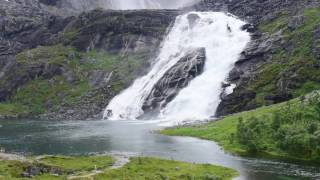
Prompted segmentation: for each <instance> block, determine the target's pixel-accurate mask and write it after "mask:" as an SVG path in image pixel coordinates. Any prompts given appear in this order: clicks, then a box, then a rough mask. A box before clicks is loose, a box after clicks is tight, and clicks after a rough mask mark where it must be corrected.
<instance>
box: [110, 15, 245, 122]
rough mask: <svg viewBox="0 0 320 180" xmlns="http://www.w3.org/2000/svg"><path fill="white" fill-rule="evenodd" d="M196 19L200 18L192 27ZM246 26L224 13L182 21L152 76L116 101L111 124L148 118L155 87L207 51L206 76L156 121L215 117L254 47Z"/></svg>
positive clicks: (169, 37) (177, 23) (171, 34)
mask: <svg viewBox="0 0 320 180" xmlns="http://www.w3.org/2000/svg"><path fill="white" fill-rule="evenodd" d="M190 16H193V17H194V16H198V18H196V19H197V20H196V21H195V22H192V21H191V20H190ZM244 24H245V23H244V22H243V21H241V20H239V19H237V18H235V17H234V16H232V15H226V14H224V13H220V12H189V13H187V14H184V15H180V16H178V17H177V18H176V21H175V23H174V25H173V27H172V29H171V30H170V32H169V34H168V35H167V37H166V39H165V40H164V42H163V45H162V47H161V49H160V53H159V55H158V57H157V58H155V60H154V65H153V67H152V69H151V71H150V72H149V73H148V74H147V75H145V76H143V77H141V78H139V79H137V80H136V81H135V82H134V83H133V84H132V86H131V87H129V88H128V89H126V90H124V91H123V92H122V93H121V94H119V95H118V96H116V97H115V98H114V99H113V100H112V101H111V102H110V103H109V105H108V107H107V108H106V112H105V117H107V115H108V114H109V113H110V112H112V116H110V117H108V119H110V120H122V119H123V120H133V119H136V118H138V117H139V116H140V115H142V114H143V113H144V112H143V110H142V105H143V103H144V101H145V100H146V98H147V97H148V95H149V94H150V91H151V90H152V88H153V86H154V85H155V84H156V83H157V82H158V81H159V80H160V79H161V77H162V76H163V75H164V74H165V73H166V72H167V71H168V70H169V69H170V68H171V67H173V66H174V65H175V64H176V63H177V62H178V61H179V60H180V59H181V58H182V57H183V56H185V55H186V54H187V53H188V51H190V49H194V48H201V47H204V48H205V50H206V62H205V68H204V72H203V73H202V74H201V75H199V76H198V77H196V78H195V79H193V80H192V81H191V82H190V83H189V85H188V86H187V87H186V88H184V89H182V90H181V91H180V92H179V94H178V95H177V96H176V97H175V98H174V100H173V101H171V102H170V103H169V104H168V105H167V106H166V107H165V108H164V109H162V111H161V114H160V116H159V117H155V119H160V120H164V121H169V122H171V123H179V122H181V121H185V120H204V119H207V118H209V117H211V116H212V115H214V114H215V110H216V108H217V106H218V104H219V103H220V94H221V92H222V87H221V85H222V82H224V81H225V79H226V78H227V76H228V73H229V72H230V71H231V69H232V68H233V66H234V63H235V62H236V61H237V59H238V57H239V55H240V53H241V52H242V51H243V50H244V48H245V47H246V44H247V43H248V42H249V41H250V34H249V33H248V32H246V31H242V30H241V27H242V26H243V25H244ZM109 115H110V114H109Z"/></svg>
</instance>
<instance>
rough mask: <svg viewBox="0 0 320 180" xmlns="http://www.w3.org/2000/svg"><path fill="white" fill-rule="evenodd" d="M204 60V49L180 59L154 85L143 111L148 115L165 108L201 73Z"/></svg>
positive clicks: (196, 50)
mask: <svg viewBox="0 0 320 180" xmlns="http://www.w3.org/2000/svg"><path fill="white" fill-rule="evenodd" d="M205 60H206V54H205V49H204V48H200V49H195V50H192V51H190V52H189V53H188V54H186V55H185V56H184V57H183V58H181V59H180V60H179V61H178V63H177V64H176V65H174V66H173V67H172V68H170V69H169V70H168V71H167V72H166V73H165V74H164V76H163V77H162V78H161V79H160V80H159V81H158V82H157V83H156V85H155V86H154V88H153V90H152V91H151V93H150V94H149V96H148V97H147V99H146V101H145V103H144V105H143V110H144V111H145V112H147V113H148V112H150V111H152V112H155V111H158V110H159V109H161V108H163V107H165V106H166V105H167V104H168V103H169V102H170V101H172V100H173V99H174V98H175V97H176V95H177V94H178V93H179V91H180V90H181V89H183V88H184V87H186V86H187V85H188V84H189V82H190V81H191V80H192V79H194V78H195V77H197V76H198V75H200V74H201V73H202V72H203V68H204V65H205Z"/></svg>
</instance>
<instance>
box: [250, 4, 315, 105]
mask: <svg viewBox="0 0 320 180" xmlns="http://www.w3.org/2000/svg"><path fill="white" fill-rule="evenodd" d="M303 16H304V22H303V24H302V25H301V26H300V27H298V28H297V29H295V30H290V29H289V28H288V23H289V20H290V18H291V17H290V16H289V15H288V14H287V13H286V12H283V13H282V14H281V15H279V17H278V18H276V19H274V20H273V21H271V22H269V21H268V22H262V24H261V25H260V27H259V29H260V30H261V31H262V32H265V33H268V34H274V33H277V32H279V31H280V30H281V31H282V35H283V39H284V40H285V42H286V45H285V47H286V48H279V49H277V51H276V52H275V53H274V54H273V56H272V59H271V61H268V62H267V63H265V64H264V65H262V66H261V67H260V69H259V74H258V75H257V78H256V79H254V80H253V81H251V82H249V84H248V87H247V88H248V89H249V90H252V91H254V92H256V93H257V97H256V98H255V100H254V101H255V103H256V104H257V105H260V106H261V105H268V104H269V102H268V100H266V99H265V97H266V96H270V95H271V96H272V95H276V94H278V93H279V89H278V87H277V83H278V82H279V81H283V82H289V88H288V90H287V91H288V92H286V93H288V94H292V95H293V96H294V97H298V96H300V95H304V94H307V93H310V92H312V91H313V90H317V89H320V83H319V82H320V71H319V68H318V66H319V62H318V60H316V59H315V57H314V55H313V54H312V44H313V42H312V40H313V31H314V30H315V29H316V27H317V26H318V25H319V24H320V8H313V9H306V10H305V11H304V13H303ZM288 47H289V48H288Z"/></svg>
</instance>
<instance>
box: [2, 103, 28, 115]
mask: <svg viewBox="0 0 320 180" xmlns="http://www.w3.org/2000/svg"><path fill="white" fill-rule="evenodd" d="M26 113H27V110H26V107H24V106H22V105H19V104H10V103H0V115H3V116H13V115H22V114H26Z"/></svg>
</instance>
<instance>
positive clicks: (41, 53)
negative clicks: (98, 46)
mask: <svg viewBox="0 0 320 180" xmlns="http://www.w3.org/2000/svg"><path fill="white" fill-rule="evenodd" d="M76 55H77V51H76V50H75V49H74V48H72V47H65V46H63V45H61V44H58V45H55V46H39V47H38V48H35V49H31V50H26V51H23V52H22V53H19V54H18V55H17V56H16V59H17V62H19V63H23V64H39V63H49V64H61V65H64V64H65V63H66V62H67V60H68V59H69V58H70V57H72V56H73V57H72V58H76Z"/></svg>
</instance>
